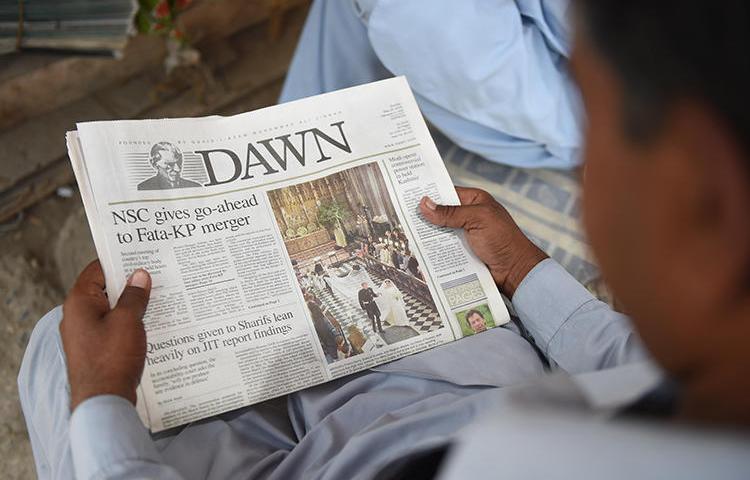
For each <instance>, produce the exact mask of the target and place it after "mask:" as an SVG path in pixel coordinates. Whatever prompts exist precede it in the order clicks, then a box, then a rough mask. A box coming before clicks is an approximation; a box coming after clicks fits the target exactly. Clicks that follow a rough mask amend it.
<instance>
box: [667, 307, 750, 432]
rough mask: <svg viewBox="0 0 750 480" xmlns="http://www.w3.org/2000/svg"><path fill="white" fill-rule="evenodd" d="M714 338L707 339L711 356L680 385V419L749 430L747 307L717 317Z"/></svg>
mask: <svg viewBox="0 0 750 480" xmlns="http://www.w3.org/2000/svg"><path fill="white" fill-rule="evenodd" d="M716 318H721V319H722V320H721V322H715V328H716V329H717V334H716V335H715V336H711V337H710V338H706V339H705V341H706V342H707V346H708V347H709V348H710V351H711V355H710V356H707V357H706V358H705V361H704V365H702V366H700V368H699V369H697V371H696V374H695V375H693V376H692V377H691V378H689V379H688V380H687V381H686V382H684V384H683V390H682V392H683V394H684V396H683V398H682V399H681V400H680V407H679V416H680V417H681V418H683V419H686V420H689V421H697V422H700V423H710V424H723V425H731V426H742V427H745V428H750V376H748V375H749V372H750V346H749V345H748V342H750V305H748V307H747V308H743V309H741V311H740V312H738V313H737V314H735V315H731V316H723V317H722V316H717V317H716Z"/></svg>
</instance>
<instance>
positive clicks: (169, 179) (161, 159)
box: [138, 142, 202, 190]
mask: <svg viewBox="0 0 750 480" xmlns="http://www.w3.org/2000/svg"><path fill="white" fill-rule="evenodd" d="M149 161H150V162H151V167H152V168H153V169H154V170H156V174H155V175H154V176H153V177H151V178H147V179H146V180H144V181H142V182H141V183H139V184H138V190H168V189H171V188H187V187H200V186H202V185H201V184H200V183H198V182H194V181H192V180H188V179H187V178H182V152H181V151H180V149H179V148H177V147H175V146H174V145H173V144H171V143H169V142H159V143H157V144H155V145H154V146H153V147H151V154H150V155H149Z"/></svg>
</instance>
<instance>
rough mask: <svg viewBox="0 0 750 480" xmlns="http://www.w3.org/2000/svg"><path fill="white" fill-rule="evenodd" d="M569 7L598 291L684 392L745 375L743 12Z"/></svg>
mask: <svg viewBox="0 0 750 480" xmlns="http://www.w3.org/2000/svg"><path fill="white" fill-rule="evenodd" d="M574 4H575V6H576V10H577V12H576V17H575V18H576V23H577V28H576V37H575V44H574V52H573V56H572V66H573V71H574V74H575V76H576V78H577V81H578V84H579V86H580V87H581V91H582V94H583V100H584V105H585V109H586V113H587V126H586V135H585V136H586V144H585V170H584V181H583V183H584V219H585V223H586V228H587V232H588V234H589V238H590V241H591V245H592V247H593V249H594V252H595V254H596V256H597V259H598V261H599V263H600V265H601V268H602V271H603V274H604V276H605V279H606V280H607V282H608V283H609V284H610V286H611V287H612V288H613V290H614V292H615V296H616V297H617V298H618V299H619V300H620V301H621V302H622V303H623V305H624V306H625V308H626V310H627V311H628V312H629V313H630V314H632V316H633V318H634V321H635V323H636V326H637V328H638V330H639V332H640V334H641V336H642V338H643V339H644V341H645V342H646V344H647V345H648V347H649V349H650V351H651V352H652V354H653V355H654V356H655V358H656V359H657V360H658V361H659V362H660V363H661V364H662V365H663V366H664V367H666V368H667V370H668V371H669V372H670V373H671V374H672V375H674V376H675V377H676V378H678V379H679V380H682V381H683V383H690V382H691V381H692V380H693V379H695V378H697V377H700V376H701V375H703V376H705V372H706V371H707V370H711V369H715V368H718V365H719V364H720V363H722V362H726V363H729V362H730V357H731V359H732V360H731V361H734V362H737V361H738V358H736V356H738V355H739V356H741V355H745V357H744V360H743V361H744V362H746V363H745V365H746V364H747V362H749V361H750V359H749V358H748V357H747V355H746V354H741V353H740V352H745V351H748V350H747V349H746V347H744V346H743V345H744V344H745V343H746V342H747V341H748V340H750V338H748V333H750V317H748V313H750V96H748V95H747V92H746V90H747V85H750V55H748V54H747V50H748V48H749V47H750V3H748V2H746V1H745V0H717V1H715V2H658V1H657V2H654V1H651V0H628V1H622V0H574ZM735 350H736V351H735ZM746 384H747V382H746V381H745V385H746Z"/></svg>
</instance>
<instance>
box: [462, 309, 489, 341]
mask: <svg viewBox="0 0 750 480" xmlns="http://www.w3.org/2000/svg"><path fill="white" fill-rule="evenodd" d="M456 317H457V318H458V323H459V324H460V325H461V332H462V333H463V334H464V337H466V336H467V335H474V334H475V333H481V332H484V331H485V330H487V329H490V328H495V321H494V319H493V318H492V312H491V311H490V307H489V306H488V305H487V304H486V303H483V304H481V305H477V306H475V307H472V308H470V309H468V310H463V311H460V312H456Z"/></svg>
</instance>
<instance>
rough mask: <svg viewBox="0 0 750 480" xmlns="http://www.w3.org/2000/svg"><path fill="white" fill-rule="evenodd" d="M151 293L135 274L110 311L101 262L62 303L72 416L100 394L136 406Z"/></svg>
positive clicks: (144, 277)
mask: <svg viewBox="0 0 750 480" xmlns="http://www.w3.org/2000/svg"><path fill="white" fill-rule="evenodd" d="M150 291H151V277H150V276H149V274H148V273H147V272H146V271H145V270H136V271H135V272H134V273H133V275H131V276H130V278H129V279H128V284H127V286H126V287H125V289H124V290H123V292H122V294H121V295H120V299H119V300H118V302H117V305H116V306H115V308H113V309H110V308H109V302H108V300H107V296H106V294H105V293H104V273H103V272H102V267H101V265H100V264H99V261H98V260H96V261H94V262H92V263H90V264H89V265H88V266H87V267H86V268H85V269H84V270H83V272H82V273H81V275H80V276H79V277H78V280H77V281H76V284H75V286H74V287H73V289H72V290H71V291H70V293H69V294H68V298H66V299H65V304H64V305H63V320H62V322H61V323H60V335H61V336H62V343H63V349H64V350H65V356H66V357H67V365H68V381H69V382H70V410H71V411H73V410H75V408H76V407H77V406H78V405H79V404H80V403H81V402H83V401H84V400H86V399H87V398H91V397H94V396H97V395H104V394H111V395H118V396H121V397H124V398H126V399H128V400H130V401H131V402H132V403H133V404H135V401H136V393H135V392H136V387H137V386H138V383H139V382H140V381H141V374H142V373H143V364H144V361H145V359H146V332H145V330H144V328H143V322H142V319H143V314H144V313H145V312H146V305H147V304H148V297H149V293H150Z"/></svg>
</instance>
